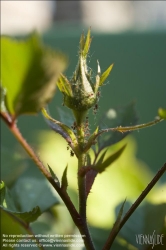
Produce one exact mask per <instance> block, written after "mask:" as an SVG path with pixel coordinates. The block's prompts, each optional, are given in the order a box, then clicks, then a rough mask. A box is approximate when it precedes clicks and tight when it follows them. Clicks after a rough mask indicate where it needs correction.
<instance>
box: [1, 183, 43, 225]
mask: <svg viewBox="0 0 166 250" xmlns="http://www.w3.org/2000/svg"><path fill="white" fill-rule="evenodd" d="M0 195H1V207H2V209H4V210H6V211H8V212H10V213H11V214H12V215H15V216H17V217H18V218H20V219H22V220H23V221H24V222H26V223H29V222H33V221H34V220H36V219H37V218H38V217H39V216H40V214H41V212H40V208H39V207H35V208H33V209H32V210H31V211H28V212H19V211H18V209H17V208H16V206H15V203H14V200H13V197H12V196H11V193H10V191H9V190H8V188H7V187H6V186H5V183H4V182H3V181H2V182H1V184H0ZM25 211H27V210H25Z"/></svg>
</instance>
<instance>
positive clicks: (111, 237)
mask: <svg viewBox="0 0 166 250" xmlns="http://www.w3.org/2000/svg"><path fill="white" fill-rule="evenodd" d="M165 172H166V163H165V164H164V166H163V167H162V168H161V169H160V170H159V171H158V172H157V174H156V175H155V177H154V178H153V179H152V180H151V182H150V183H149V184H148V185H147V187H146V188H145V189H144V191H143V192H142V193H141V195H140V196H139V197H138V199H137V200H136V201H135V202H134V204H133V205H132V206H131V207H130V209H129V210H128V212H127V213H126V214H125V216H124V217H123V219H122V220H121V222H120V223H119V227H118V228H117V230H113V231H111V233H110V235H109V237H108V239H107V241H106V243H105V245H104V247H103V249H102V250H109V249H110V248H111V246H112V244H113V242H114V240H115V238H116V236H117V234H118V233H119V231H120V230H121V228H122V227H123V226H124V224H125V223H126V221H127V220H128V219H129V218H130V216H131V215H132V214H133V213H134V212H135V210H136V209H137V207H138V206H139V205H140V204H141V202H142V201H143V200H144V199H145V197H146V196H147V195H148V193H149V192H150V191H151V189H152V188H153V187H154V185H155V184H156V183H157V181H158V180H159V179H160V178H161V176H162V175H163V174H164V173H165Z"/></svg>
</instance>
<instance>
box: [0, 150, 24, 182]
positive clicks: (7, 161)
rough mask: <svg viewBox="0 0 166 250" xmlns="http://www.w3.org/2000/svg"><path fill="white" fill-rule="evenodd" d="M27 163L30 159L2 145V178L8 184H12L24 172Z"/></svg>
mask: <svg viewBox="0 0 166 250" xmlns="http://www.w3.org/2000/svg"><path fill="white" fill-rule="evenodd" d="M27 163H28V160H27V159H25V158H24V157H23V156H22V155H21V154H19V153H18V152H14V151H13V150H11V149H10V150H9V149H8V148H6V147H4V146H1V179H2V180H3V181H4V182H5V183H6V185H7V186H9V185H12V184H13V182H14V181H15V180H16V179H17V178H18V177H19V176H20V175H21V174H22V172H23V171H24V170H25V168H26V167H27ZM11 173H12V174H11Z"/></svg>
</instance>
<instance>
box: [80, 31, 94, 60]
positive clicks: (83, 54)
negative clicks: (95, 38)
mask: <svg viewBox="0 0 166 250" xmlns="http://www.w3.org/2000/svg"><path fill="white" fill-rule="evenodd" d="M91 41H92V38H91V30H90V28H89V30H88V33H87V36H86V41H85V43H84V48H83V50H82V53H81V54H82V56H83V57H84V58H86V56H87V54H88V51H89V48H90V44H91Z"/></svg>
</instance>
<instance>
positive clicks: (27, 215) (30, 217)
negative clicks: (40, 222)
mask: <svg viewBox="0 0 166 250" xmlns="http://www.w3.org/2000/svg"><path fill="white" fill-rule="evenodd" d="M1 207H2V206H1ZM2 209H3V210H5V211H7V212H10V214H12V215H15V216H16V217H17V218H19V219H21V220H23V221H24V222H25V223H31V222H33V221H35V220H37V218H38V217H39V216H40V215H41V211H40V208H39V207H35V208H33V209H32V210H31V211H29V212H13V211H11V210H9V209H6V208H3V207H2Z"/></svg>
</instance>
